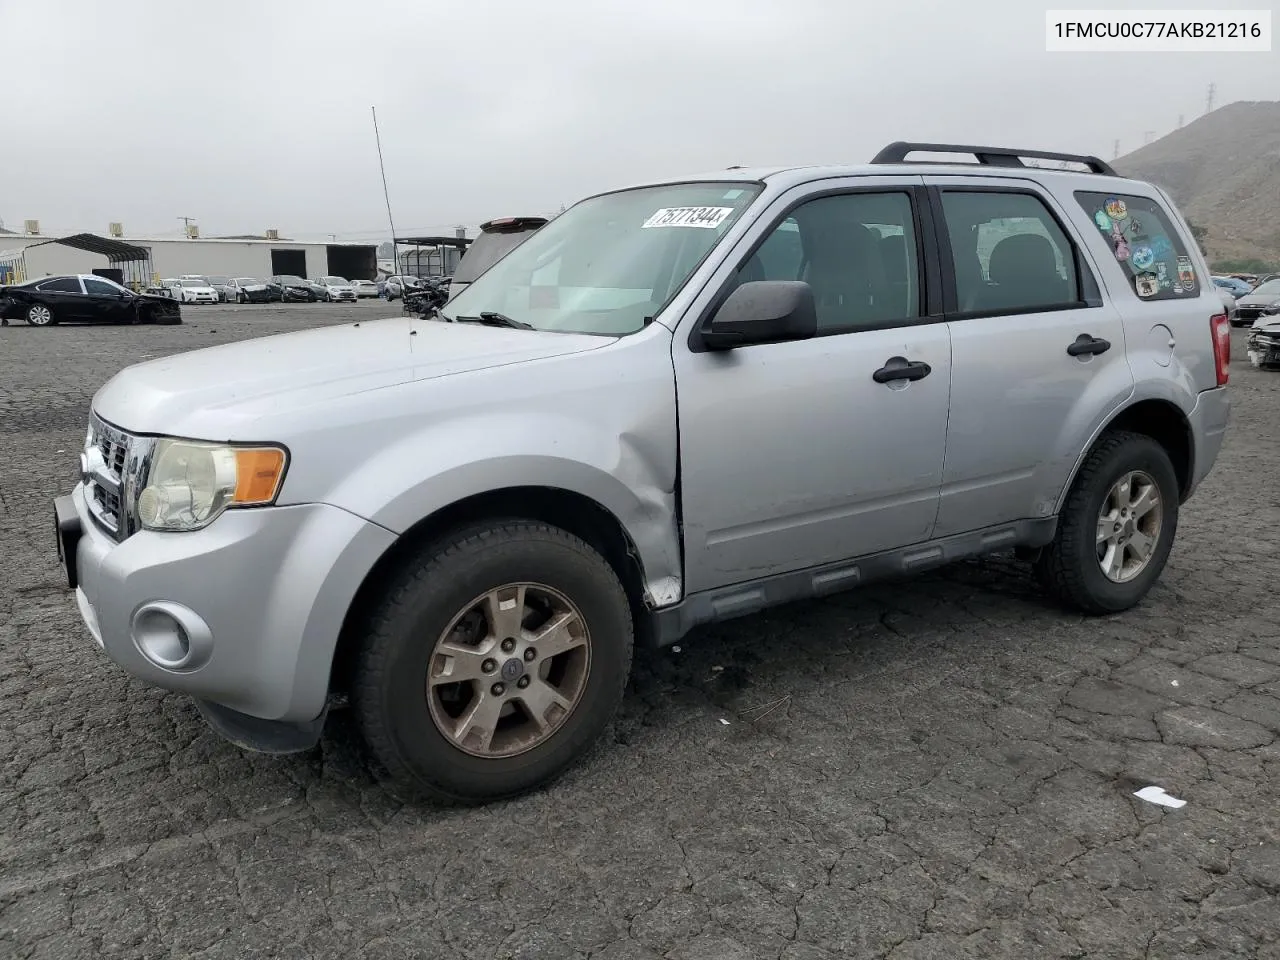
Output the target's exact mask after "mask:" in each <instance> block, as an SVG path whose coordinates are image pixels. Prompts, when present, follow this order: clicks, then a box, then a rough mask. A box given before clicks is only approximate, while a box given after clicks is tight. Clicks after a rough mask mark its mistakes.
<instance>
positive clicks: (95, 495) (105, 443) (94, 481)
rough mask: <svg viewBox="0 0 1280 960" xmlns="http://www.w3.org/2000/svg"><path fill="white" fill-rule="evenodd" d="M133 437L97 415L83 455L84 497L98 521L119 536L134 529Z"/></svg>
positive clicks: (108, 531)
mask: <svg viewBox="0 0 1280 960" xmlns="http://www.w3.org/2000/svg"><path fill="white" fill-rule="evenodd" d="M132 440H133V438H132V437H131V436H130V435H129V434H128V433H125V432H124V431H123V430H119V429H117V428H116V427H113V426H111V425H110V424H109V423H106V422H104V421H103V420H101V419H100V418H98V417H97V416H96V415H95V416H94V417H93V419H92V420H91V421H90V426H89V436H88V437H87V438H86V441H85V451H84V454H83V456H82V457H81V458H80V474H81V479H82V480H83V481H84V491H85V501H86V502H87V503H88V506H89V514H90V515H91V516H92V517H93V520H94V522H95V523H97V524H98V526H100V527H102V529H103V530H105V531H106V532H107V533H109V534H111V536H112V537H114V538H115V539H116V540H124V539H125V538H126V537H128V536H129V534H130V533H132V532H133V529H132V525H131V524H130V522H129V509H128V493H129V489H130V487H131V483H130V477H129V468H130V466H131V464H130V462H129V454H130V445H131V443H132Z"/></svg>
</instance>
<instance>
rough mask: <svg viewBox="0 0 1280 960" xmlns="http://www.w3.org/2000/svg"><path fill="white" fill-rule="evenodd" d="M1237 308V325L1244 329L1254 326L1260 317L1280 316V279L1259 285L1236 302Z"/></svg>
mask: <svg viewBox="0 0 1280 960" xmlns="http://www.w3.org/2000/svg"><path fill="white" fill-rule="evenodd" d="M1236 308H1237V314H1236V323H1237V326H1242V327H1247V326H1253V324H1254V321H1255V320H1257V319H1259V318H1260V317H1277V316H1280V277H1278V278H1276V279H1275V280H1268V281H1266V282H1265V283H1260V284H1258V285H1257V286H1256V287H1254V288H1253V289H1252V290H1250V291H1249V292H1248V293H1247V294H1245V295H1244V296H1243V297H1241V298H1240V299H1239V300H1237V301H1236ZM1267 322H1268V323H1270V322H1271V321H1270V320H1268V321H1267Z"/></svg>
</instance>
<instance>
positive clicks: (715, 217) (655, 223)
mask: <svg viewBox="0 0 1280 960" xmlns="http://www.w3.org/2000/svg"><path fill="white" fill-rule="evenodd" d="M731 213H733V207H663V208H662V209H661V210H658V211H657V212H655V213H654V214H653V216H651V217H650V218H649V219H648V220H646V221H645V222H644V223H642V224H641V225H640V226H641V227H642V228H644V229H647V228H649V227H706V228H707V229H709V230H714V229H715V228H716V227H718V226H720V224H721V223H723V222H724V218H725V217H727V216H729V214H731Z"/></svg>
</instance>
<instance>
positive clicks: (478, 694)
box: [425, 583, 591, 758]
mask: <svg viewBox="0 0 1280 960" xmlns="http://www.w3.org/2000/svg"><path fill="white" fill-rule="evenodd" d="M590 669H591V643H590V636H589V635H588V632H587V625H586V620H585V618H584V617H583V615H582V611H581V610H579V609H578V607H577V605H576V604H574V603H573V602H572V601H571V600H569V598H568V597H566V596H565V595H564V594H562V593H560V592H559V591H557V590H554V589H552V588H551V587H548V586H545V585H543V584H536V583H511V584H506V585H504V586H501V587H497V588H496V589H493V590H490V591H489V592H488V593H485V594H482V595H481V596H479V597H476V598H475V599H474V600H472V601H471V602H470V603H468V604H467V605H466V606H465V607H464V608H463V609H462V610H461V611H460V612H459V613H458V614H457V615H456V616H455V617H454V618H453V620H452V621H451V622H450V623H449V625H448V626H447V627H446V628H445V630H444V632H443V633H442V634H441V636H440V638H439V639H438V640H437V641H436V645H435V648H434V650H433V651H432V654H431V659H430V661H429V662H428V667H427V677H426V690H425V693H426V697H427V702H428V705H429V707H430V712H431V719H432V721H433V722H434V723H435V725H436V728H437V729H438V730H439V731H440V732H441V733H442V734H443V735H444V736H445V737H446V739H448V740H449V741H450V742H451V743H452V744H453V745H454V746H456V747H457V748H458V749H460V750H462V751H464V752H465V753H468V754H471V755H472V756H476V757H484V758H498V757H511V756H516V755H517V754H521V753H525V752H526V751H528V750H532V749H533V748H534V747H536V746H538V745H539V744H541V743H543V742H544V741H545V740H547V739H548V738H549V737H551V736H553V735H554V734H555V733H556V731H558V730H559V729H560V727H561V726H563V724H564V722H565V721H566V720H567V719H568V718H569V716H570V715H571V714H572V713H573V711H574V709H575V708H576V707H577V705H578V703H579V701H580V700H581V699H582V694H583V691H584V690H585V689H586V685H587V676H588V673H589V672H590Z"/></svg>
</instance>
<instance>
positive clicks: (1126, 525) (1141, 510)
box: [1036, 431, 1179, 614]
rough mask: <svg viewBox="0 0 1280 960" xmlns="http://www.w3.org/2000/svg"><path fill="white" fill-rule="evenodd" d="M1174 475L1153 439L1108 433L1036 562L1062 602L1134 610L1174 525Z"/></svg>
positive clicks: (1161, 561)
mask: <svg viewBox="0 0 1280 960" xmlns="http://www.w3.org/2000/svg"><path fill="white" fill-rule="evenodd" d="M1178 499H1179V491H1178V478H1177V474H1176V473H1175V472H1174V469H1173V463H1172V462H1171V461H1170V459H1169V455H1168V453H1166V452H1165V450H1164V448H1163V447H1162V446H1160V444H1158V443H1156V442H1155V441H1154V440H1152V439H1151V438H1150V437H1148V436H1145V435H1143V434H1138V433H1129V432H1125V431H1113V432H1111V433H1108V434H1105V435H1104V436H1103V438H1102V439H1101V440H1099V441H1098V443H1097V444H1096V445H1095V447H1094V449H1093V450H1092V451H1090V453H1089V456H1088V457H1087V458H1086V459H1085V462H1084V464H1083V465H1082V466H1081V468H1080V472H1079V474H1078V475H1077V476H1076V479H1075V482H1074V483H1073V484H1072V487H1071V492H1070V494H1069V495H1068V497H1067V502H1066V505H1065V506H1064V507H1063V510H1062V514H1061V515H1060V516H1059V518H1058V532H1057V535H1056V537H1055V538H1054V541H1053V543H1052V544H1050V545H1049V546H1048V547H1047V548H1045V550H1044V552H1043V553H1042V554H1041V556H1040V559H1039V560H1038V561H1037V564H1036V572H1037V574H1038V575H1039V578H1040V580H1041V582H1042V583H1043V584H1044V585H1045V586H1046V588H1048V590H1049V591H1050V592H1051V593H1053V594H1054V595H1055V596H1057V597H1058V598H1059V599H1060V600H1062V601H1064V602H1065V603H1067V604H1069V605H1070V606H1072V607H1075V608H1077V609H1079V610H1081V611H1082V612H1084V613H1090V614H1106V613H1118V612H1120V611H1122V610H1127V609H1129V608H1130V607H1133V606H1135V605H1137V604H1138V603H1139V602H1141V600H1142V599H1143V597H1145V596H1146V594H1147V592H1148V591H1149V590H1150V589H1151V585H1152V584H1153V583H1155V581H1156V579H1157V578H1158V577H1159V576H1160V573H1161V571H1162V570H1164V566H1165V563H1166V562H1167V561H1168V559H1169V552H1170V551H1171V550H1172V549H1173V539H1174V535H1175V534H1176V532H1177V526H1178Z"/></svg>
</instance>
